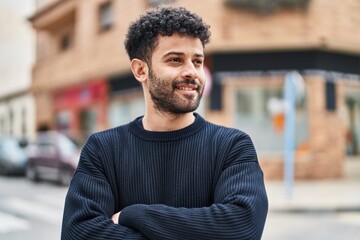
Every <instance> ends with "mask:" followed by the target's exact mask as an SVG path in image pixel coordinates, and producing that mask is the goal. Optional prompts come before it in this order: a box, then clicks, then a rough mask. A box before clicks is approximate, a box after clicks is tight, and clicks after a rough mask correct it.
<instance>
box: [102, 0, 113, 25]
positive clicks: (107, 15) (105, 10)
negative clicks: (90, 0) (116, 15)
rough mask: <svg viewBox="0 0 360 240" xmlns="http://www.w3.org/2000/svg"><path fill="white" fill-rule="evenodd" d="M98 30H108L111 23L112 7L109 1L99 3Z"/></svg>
mask: <svg viewBox="0 0 360 240" xmlns="http://www.w3.org/2000/svg"><path fill="white" fill-rule="evenodd" d="M99 17H100V19H99V20H100V31H106V30H109V29H110V28H111V26H112V24H113V20H114V19H113V8H112V3H111V2H106V3H104V4H102V5H100V12H99Z"/></svg>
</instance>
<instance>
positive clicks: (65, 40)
mask: <svg viewBox="0 0 360 240" xmlns="http://www.w3.org/2000/svg"><path fill="white" fill-rule="evenodd" d="M72 42H73V41H72V35H71V34H70V33H67V34H64V35H63V36H62V37H61V38H60V49H61V50H67V49H69V48H70V47H71V46H72Z"/></svg>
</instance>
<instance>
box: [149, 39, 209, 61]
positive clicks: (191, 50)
mask: <svg viewBox="0 0 360 240" xmlns="http://www.w3.org/2000/svg"><path fill="white" fill-rule="evenodd" d="M171 52H177V53H183V54H186V55H204V47H203V45H202V43H201V40H200V39H199V38H194V37H189V36H180V35H178V34H173V35H171V36H159V37H158V39H157V45H156V47H155V49H154V51H153V56H158V55H159V57H161V56H163V55H166V54H168V53H171Z"/></svg>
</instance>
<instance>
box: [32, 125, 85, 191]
mask: <svg viewBox="0 0 360 240" xmlns="http://www.w3.org/2000/svg"><path fill="white" fill-rule="evenodd" d="M26 153H27V156H28V162H27V166H26V176H27V177H28V178H29V179H30V180H32V181H39V180H42V179H44V180H45V179H46V180H52V181H56V182H57V183H59V184H61V185H69V184H70V181H71V178H72V176H73V174H74V172H75V169H76V167H77V164H78V161H79V157H80V149H79V148H78V147H77V146H76V145H75V143H74V142H73V141H72V140H71V139H70V138H68V137H67V136H66V135H64V134H61V133H59V132H56V131H46V132H40V133H39V134H38V136H37V139H36V140H35V142H34V143H32V144H30V145H29V146H28V147H27V149H26Z"/></svg>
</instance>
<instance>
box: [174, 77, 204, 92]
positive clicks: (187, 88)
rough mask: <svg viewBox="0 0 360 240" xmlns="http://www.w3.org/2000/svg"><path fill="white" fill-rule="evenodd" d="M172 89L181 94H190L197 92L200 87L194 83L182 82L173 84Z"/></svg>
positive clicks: (193, 81)
mask: <svg viewBox="0 0 360 240" xmlns="http://www.w3.org/2000/svg"><path fill="white" fill-rule="evenodd" d="M174 88H175V89H177V90H180V91H183V92H187V93H192V92H197V91H198V90H199V89H200V85H199V84H198V83H197V82H196V81H195V80H192V81H189V80H187V81H182V82H175V83H174Z"/></svg>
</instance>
